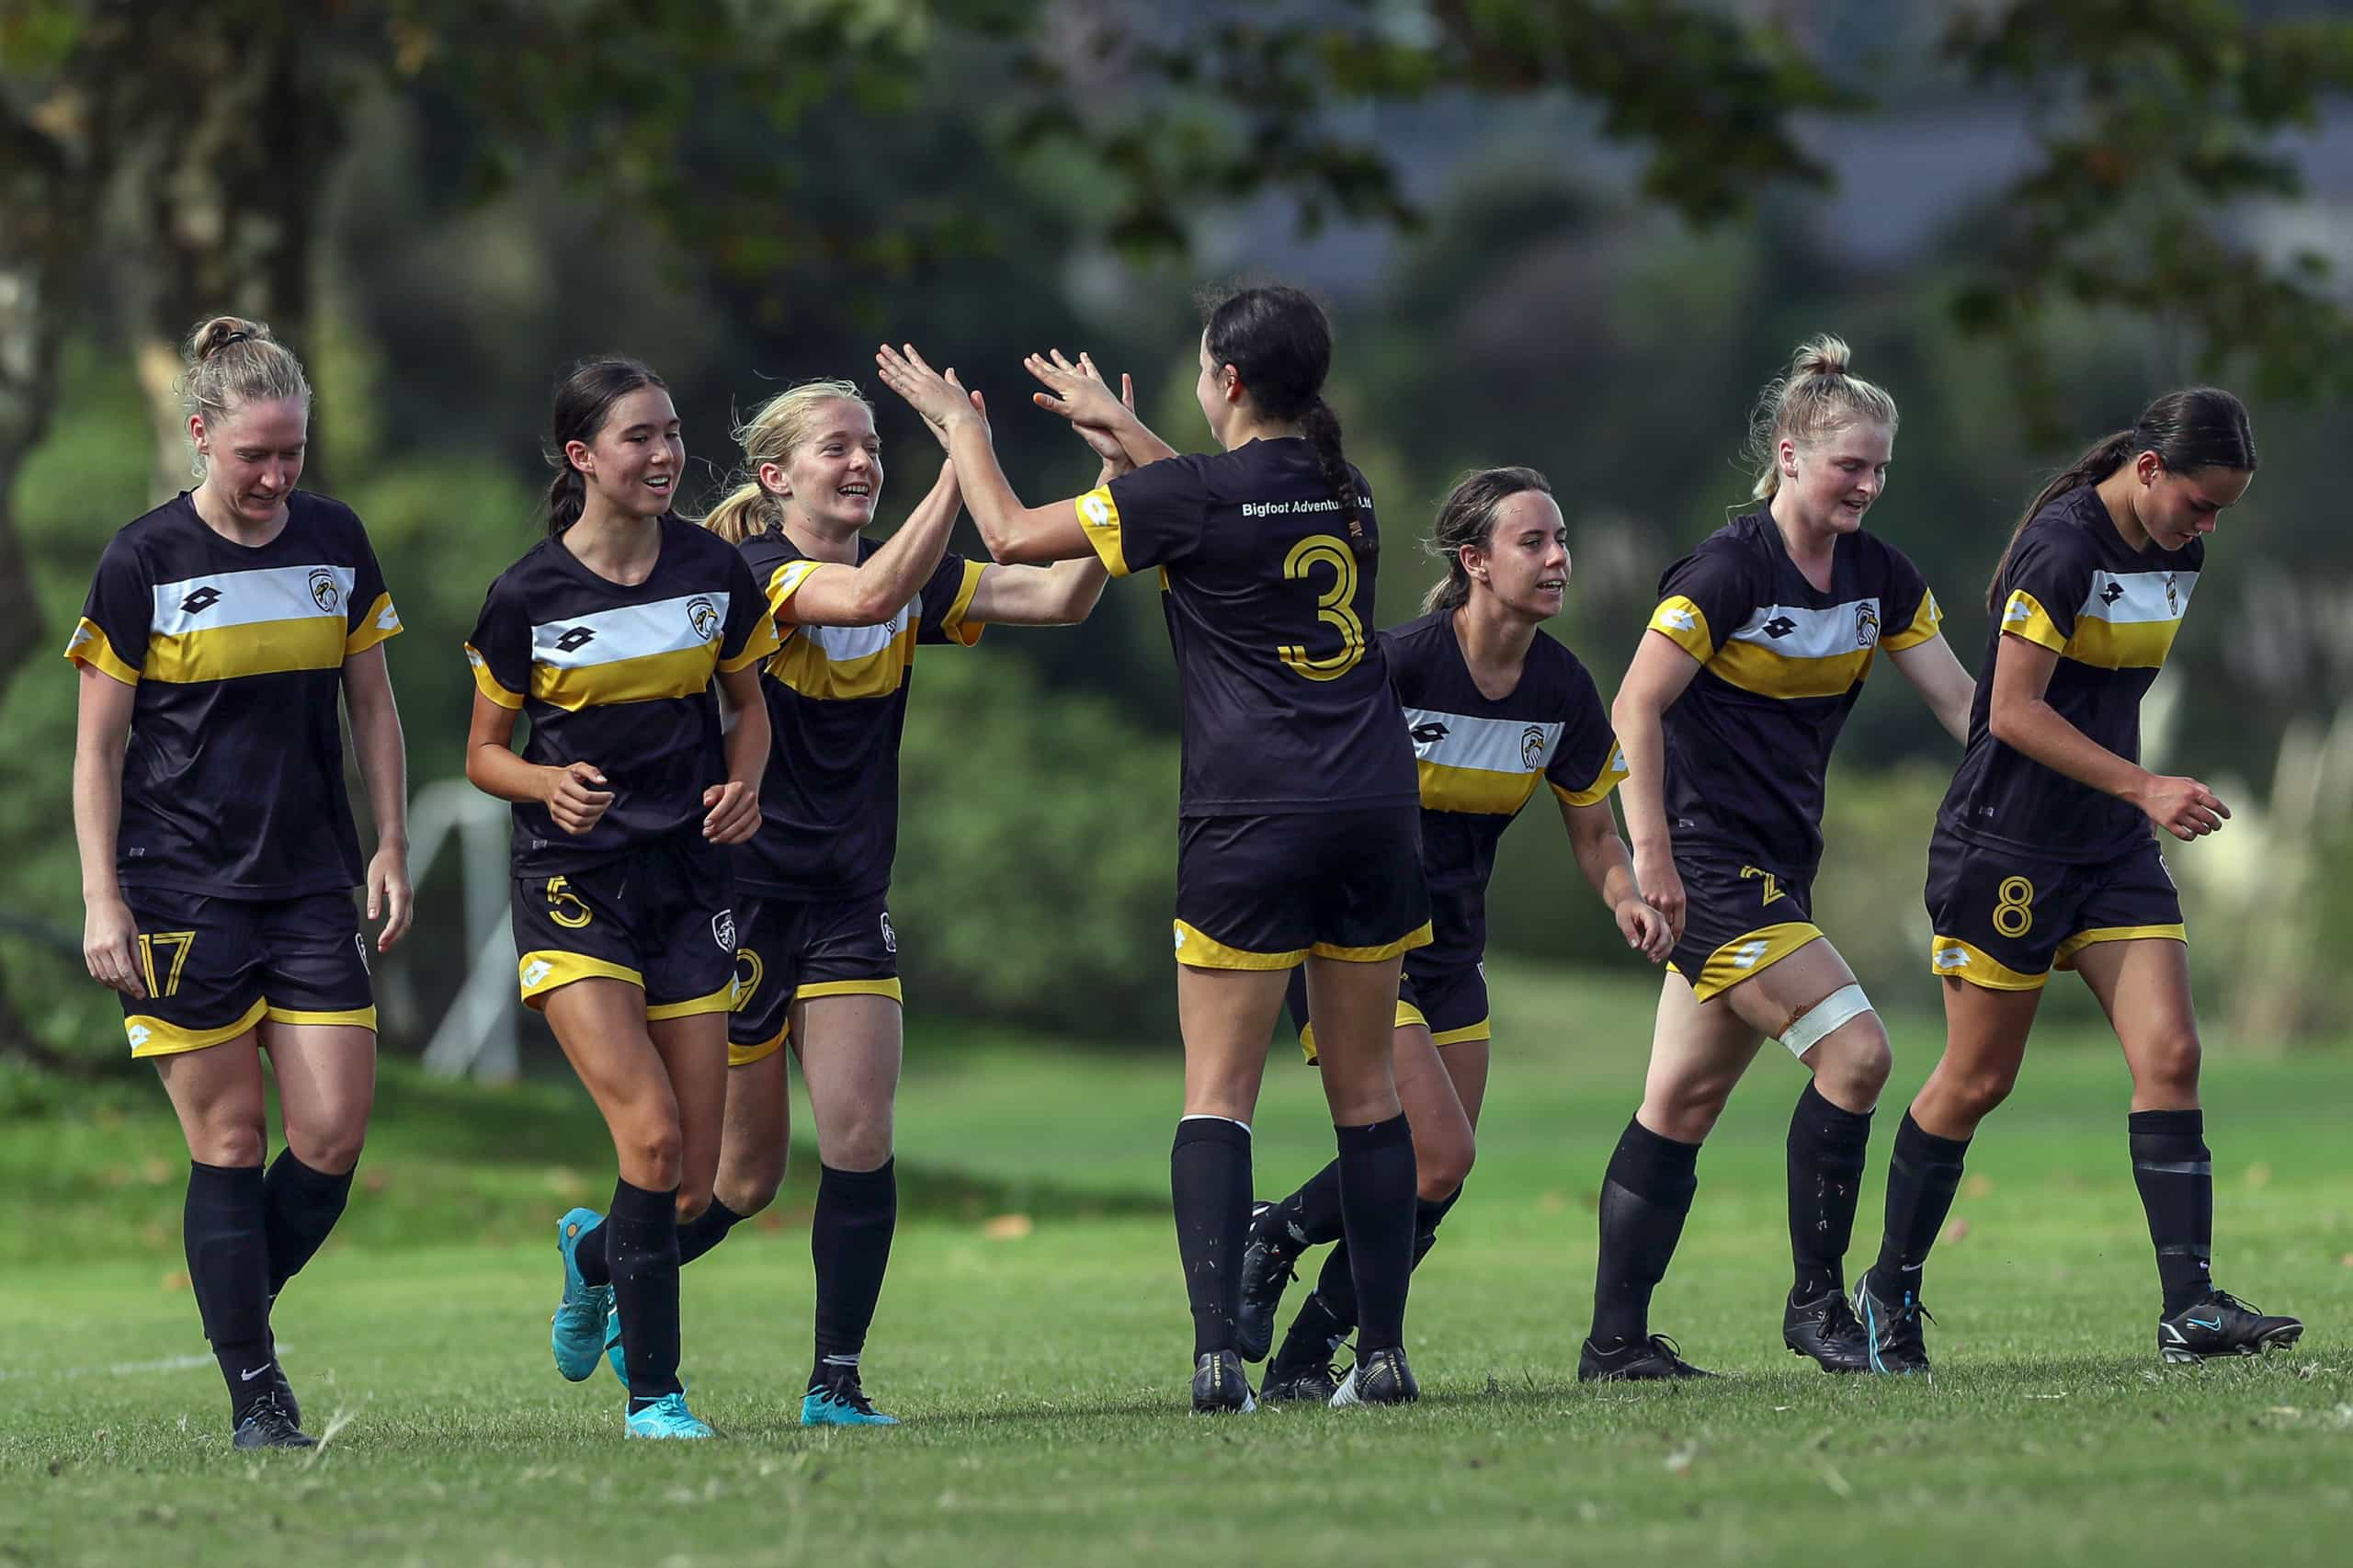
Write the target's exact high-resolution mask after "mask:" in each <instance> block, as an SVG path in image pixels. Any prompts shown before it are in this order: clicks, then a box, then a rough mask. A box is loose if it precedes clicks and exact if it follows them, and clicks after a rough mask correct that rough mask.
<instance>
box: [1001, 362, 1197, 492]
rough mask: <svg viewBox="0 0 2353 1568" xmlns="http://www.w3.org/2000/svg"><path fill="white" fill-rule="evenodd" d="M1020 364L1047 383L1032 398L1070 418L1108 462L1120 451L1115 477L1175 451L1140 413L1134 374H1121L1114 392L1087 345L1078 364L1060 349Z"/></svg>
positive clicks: (1033, 400) (1042, 406)
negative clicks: (1158, 435)
mask: <svg viewBox="0 0 2353 1568" xmlns="http://www.w3.org/2000/svg"><path fill="white" fill-rule="evenodd" d="M1021 363H1022V367H1023V368H1024V369H1027V370H1028V371H1029V373H1030V374H1031V375H1033V376H1035V377H1037V378H1038V380H1039V381H1042V382H1044V383H1045V387H1046V390H1045V391H1044V392H1031V393H1030V394H1029V397H1030V401H1031V402H1033V403H1036V404H1037V405H1038V406H1039V407H1040V408H1042V409H1045V410H1047V411H1048V412H1049V413H1052V414H1059V415H1062V416H1063V418H1065V419H1067V420H1069V421H1070V423H1071V428H1072V429H1074V430H1075V431H1076V432H1077V433H1078V437H1079V438H1080V439H1081V440H1083V441H1085V442H1086V444H1087V445H1088V446H1090V447H1092V448H1094V449H1095V450H1096V452H1097V454H1098V455H1099V456H1101V457H1102V458H1103V460H1105V462H1107V463H1112V462H1113V456H1114V454H1115V453H1116V454H1117V455H1118V457H1119V459H1120V461H1119V462H1117V463H1114V464H1113V472H1114V476H1115V477H1116V475H1117V474H1119V473H1124V472H1128V471H1129V470H1131V469H1139V468H1142V467H1143V466H1144V465H1145V464H1146V463H1155V462H1158V461H1159V460H1161V459H1163V458H1173V457H1175V456H1176V448H1174V447H1172V446H1170V445H1169V444H1168V443H1167V442H1165V441H1164V440H1162V439H1161V438H1160V437H1157V436H1155V435H1154V434H1153V433H1152V431H1151V430H1150V429H1148V428H1146V427H1145V426H1144V422H1143V421H1142V420H1141V419H1139V418H1137V417H1136V384H1135V380H1134V378H1133V377H1131V376H1129V375H1127V374H1125V373H1122V374H1121V375H1120V395H1119V396H1117V397H1113V396H1112V395H1111V384H1110V382H1109V381H1106V380H1105V379H1104V376H1103V372H1102V371H1101V370H1100V369H1097V367H1096V364H1095V359H1094V357H1093V356H1092V355H1090V354H1087V353H1086V352H1085V351H1083V350H1082V351H1081V352H1080V354H1079V356H1078V361H1077V363H1075V364H1073V363H1072V362H1071V361H1070V360H1068V359H1066V358H1063V351H1062V350H1061V349H1059V348H1056V349H1053V350H1051V352H1050V353H1047V354H1032V355H1030V356H1029V357H1028V358H1025V359H1023V360H1022V361H1021Z"/></svg>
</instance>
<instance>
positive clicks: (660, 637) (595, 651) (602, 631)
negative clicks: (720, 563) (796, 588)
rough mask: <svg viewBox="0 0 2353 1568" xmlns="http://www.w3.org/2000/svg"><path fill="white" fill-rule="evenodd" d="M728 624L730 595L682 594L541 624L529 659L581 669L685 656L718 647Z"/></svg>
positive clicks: (535, 629) (554, 666) (553, 666)
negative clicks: (656, 656)
mask: <svg viewBox="0 0 2353 1568" xmlns="http://www.w3.org/2000/svg"><path fill="white" fill-rule="evenodd" d="M726 625H727V595H725V594H724V593H713V594H681V595H679V596H678V597H676V598H668V599H655V600H654V602H653V603H651V604H642V605H623V606H622V607H620V608H619V609H600V610H597V611H595V612H593V613H591V614H588V615H575V616H572V617H570V618H568V619H563V620H550V621H543V622H541V623H540V624H538V625H535V626H533V627H532V628H531V659H532V662H533V663H535V664H540V665H547V666H549V667H550V668H551V669H573V670H577V669H586V668H588V667H589V666H591V665H613V664H619V663H620V661H621V660H623V659H642V658H645V657H647V656H649V655H651V654H654V653H682V652H684V651H685V650H687V649H688V648H702V647H707V646H709V645H710V644H711V643H713V642H718V641H719V638H720V634H721V632H722V630H723V629H724V628H725V627H726Z"/></svg>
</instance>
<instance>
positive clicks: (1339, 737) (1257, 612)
mask: <svg viewBox="0 0 2353 1568" xmlns="http://www.w3.org/2000/svg"><path fill="white" fill-rule="evenodd" d="M1349 473H1350V477H1351V478H1352V479H1353V480H1354V482H1355V483H1356V485H1357V490H1358V496H1359V504H1360V506H1361V513H1360V517H1361V522H1362V527H1363V529H1364V533H1365V535H1366V537H1367V538H1369V539H1373V540H1377V539H1378V538H1379V533H1378V531H1377V528H1376V527H1375V524H1374V521H1373V515H1372V503H1371V495H1370V492H1369V491H1368V490H1366V489H1365V486H1364V478H1363V476H1362V475H1361V474H1358V473H1357V472H1356V471H1355V470H1353V469H1351V470H1350V471H1349ZM1338 512H1339V503H1338V502H1336V501H1335V500H1333V499H1332V494H1331V492H1330V490H1329V489H1328V488H1327V487H1326V486H1325V485H1324V476H1323V472H1322V471H1321V470H1319V469H1318V468H1317V467H1316V463H1315V453H1314V449H1313V448H1311V447H1310V446H1309V445H1308V443H1307V442H1306V441H1305V440H1303V439H1301V438H1300V437H1280V438H1278V439H1275V440H1254V441H1250V442H1247V443H1245V445H1243V446H1241V447H1239V448H1237V449H1234V450H1233V451H1230V452H1222V453H1219V454H1218V455H1216V456H1214V457H1177V458H1165V459H1163V460H1161V461H1159V462H1156V463H1150V464H1147V465H1145V466H1144V467H1142V468H1140V469H1137V470H1136V471H1135V472H1132V473H1129V474H1124V475H1122V476H1120V478H1118V479H1115V480H1113V481H1112V482H1111V483H1109V484H1108V485H1106V486H1105V487H1103V488H1102V489H1099V490H1095V491H1090V492H1089V493H1088V494H1086V495H1083V496H1081V497H1080V498H1079V501H1078V517H1079V522H1080V523H1081V524H1082V525H1083V526H1084V527H1085V528H1086V537H1087V540H1088V541H1089V542H1090V543H1092V544H1093V545H1094V546H1095V551H1096V553H1097V555H1099V556H1101V557H1102V558H1103V564H1104V565H1105V566H1107V567H1108V568H1109V569H1110V572H1111V574H1112V575H1113V576H1115V577H1123V576H1126V575H1127V574H1129V573H1131V572H1133V571H1137V570H1139V569H1141V568H1142V567H1146V566H1158V567H1159V568H1160V584H1161V589H1162V594H1161V606H1162V608H1163V609H1164V610H1165V613H1166V615H1167V617H1168V640H1169V642H1170V643H1171V644H1172V645H1173V646H1174V648H1175V650H1176V675H1177V682H1178V686H1179V689H1180V691H1181V692H1182V704H1183V717H1182V725H1181V735H1182V749H1183V755H1184V770H1183V782H1182V786H1181V788H1180V790H1179V793H1178V808H1177V809H1178V814H1180V815H1182V816H1188V817H1198V816H1219V815H1226V814H1239V813H1251V812H1340V811H1357V810H1361V809H1364V808H1368V807H1373V806H1383V805H1409V804H1411V803H1412V802H1413V801H1414V799H1415V795H1414V768H1413V754H1412V751H1411V750H1410V748H1409V747H1408V745H1407V744H1406V740H1405V734H1404V730H1403V728H1401V727H1400V726H1399V725H1398V723H1397V722H1396V705H1395V699H1394V698H1393V697H1392V694H1391V693H1390V690H1389V685H1388V661H1387V659H1386V658H1385V657H1384V656H1383V655H1382V653H1381V644H1380V642H1379V640H1378V639H1377V638H1374V637H1372V636H1370V634H1369V633H1368V632H1367V631H1366V628H1365V618H1366V617H1367V616H1370V614H1371V613H1372V605H1373V566H1374V558H1373V557H1372V556H1370V555H1368V556H1366V557H1365V558H1364V559H1362V560H1359V559H1358V557H1357V555H1356V553H1355V551H1351V550H1350V549H1349V548H1348V540H1347V537H1346V535H1347V528H1346V526H1345V525H1344V524H1343V523H1342V522H1341V521H1340V518H1339V516H1338Z"/></svg>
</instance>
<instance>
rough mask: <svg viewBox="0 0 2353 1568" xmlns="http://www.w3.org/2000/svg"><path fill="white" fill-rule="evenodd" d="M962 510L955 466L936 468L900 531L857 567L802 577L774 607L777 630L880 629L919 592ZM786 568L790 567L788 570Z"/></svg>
mask: <svg viewBox="0 0 2353 1568" xmlns="http://www.w3.org/2000/svg"><path fill="white" fill-rule="evenodd" d="M962 505H963V497H962V492H961V490H960V489H959V488H958V486H957V483H956V465H955V464H954V463H953V462H943V463H941V464H940V465H939V478H938V480H937V481H936V482H934V483H933V484H932V487H931V492H930V494H926V496H925V497H924V498H923V500H922V501H921V502H919V503H918V504H917V505H916V506H915V510H914V511H913V512H910V513H908V514H907V520H906V521H905V522H904V523H901V524H900V525H899V531H898V532H896V533H894V534H892V536H891V537H890V538H889V539H888V540H885V541H884V542H883V545H882V548H881V549H880V550H878V551H875V552H874V553H873V554H872V555H870V556H868V557H867V558H866V559H865V560H864V561H863V562H859V563H858V565H855V566H852V565H849V564H847V563H846V562H824V563H822V564H819V565H818V566H816V567H815V568H814V569H813V570H810V571H808V572H807V574H806V575H804V576H802V577H801V579H800V583H799V585H798V586H797V587H796V588H795V589H794V590H793V592H792V593H791V594H790V596H789V597H786V598H785V599H784V600H783V601H782V602H781V603H779V604H777V605H776V619H777V625H778V628H779V630H782V629H783V628H785V627H789V626H796V625H797V626H880V625H881V624H882V623H883V622H884V621H886V620H888V619H891V618H892V616H894V615H896V614H898V613H899V611H900V610H902V609H904V608H906V604H907V601H908V600H910V599H912V598H914V597H915V595H916V594H918V593H919V592H921V591H922V589H923V585H924V584H925V582H926V580H927V579H929V577H930V576H931V574H932V573H933V572H935V571H937V570H938V566H939V558H940V556H941V555H943V554H945V553H946V552H947V550H948V536H949V533H950V532H951V531H952V530H953V529H954V528H955V527H956V514H957V513H958V511H959V510H961V507H962ZM788 569H789V568H788Z"/></svg>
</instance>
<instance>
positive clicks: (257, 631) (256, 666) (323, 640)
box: [141, 615, 344, 686]
mask: <svg viewBox="0 0 2353 1568" xmlns="http://www.w3.org/2000/svg"><path fill="white" fill-rule="evenodd" d="M343 639H344V621H343V617H341V616H339V615H307V616H303V617H301V619H295V620H253V621H247V622H245V623H244V624H243V625H231V626H212V627H207V628H205V629H204V630H203V631H176V632H164V633H162V634H160V635H156V636H151V637H149V638H148V639H147V657H146V659H145V660H144V661H143V662H142V665H141V673H142V674H143V675H144V676H146V678H147V679H149V680H160V681H168V682H171V683H173V684H175V685H181V686H187V685H192V684H194V683H195V682H198V681H209V680H235V679H237V678H238V677H240V676H274V675H285V674H287V673H289V672H290V671H294V670H332V669H337V668H340V667H341V666H342V664H343Z"/></svg>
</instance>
